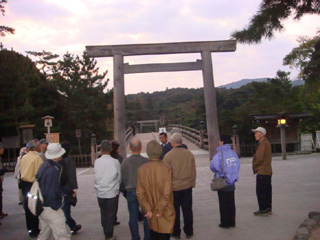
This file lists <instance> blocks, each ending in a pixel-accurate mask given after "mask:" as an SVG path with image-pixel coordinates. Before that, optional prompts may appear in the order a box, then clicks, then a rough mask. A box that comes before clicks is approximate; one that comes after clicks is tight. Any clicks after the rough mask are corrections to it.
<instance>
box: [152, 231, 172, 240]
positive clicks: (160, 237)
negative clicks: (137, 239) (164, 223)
mask: <svg viewBox="0 0 320 240" xmlns="http://www.w3.org/2000/svg"><path fill="white" fill-rule="evenodd" d="M150 232H151V240H169V239H170V234H168V233H158V232H155V231H152V230H150Z"/></svg>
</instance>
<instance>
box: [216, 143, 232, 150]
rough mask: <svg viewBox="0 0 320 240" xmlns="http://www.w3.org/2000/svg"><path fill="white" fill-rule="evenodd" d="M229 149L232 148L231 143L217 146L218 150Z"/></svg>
mask: <svg viewBox="0 0 320 240" xmlns="http://www.w3.org/2000/svg"><path fill="white" fill-rule="evenodd" d="M227 149H231V145H230V144H224V145H221V146H219V147H217V151H222V150H227Z"/></svg>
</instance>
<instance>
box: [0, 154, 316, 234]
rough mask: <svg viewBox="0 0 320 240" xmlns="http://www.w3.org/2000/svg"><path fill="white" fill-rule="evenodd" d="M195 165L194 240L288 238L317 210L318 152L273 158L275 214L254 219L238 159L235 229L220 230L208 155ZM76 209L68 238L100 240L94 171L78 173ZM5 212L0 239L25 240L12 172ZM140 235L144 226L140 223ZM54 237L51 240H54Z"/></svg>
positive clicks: (247, 164)
mask: <svg viewBox="0 0 320 240" xmlns="http://www.w3.org/2000/svg"><path fill="white" fill-rule="evenodd" d="M193 152H194V154H195V156H196V162H197V186H196V188H195V189H194V192H193V210H194V237H193V239H194V240H213V239H217V240H222V239H228V240H236V239H237V240H238V239H239V240H244V239H245V240H251V239H252V240H256V239H261V240H264V239H272V240H283V239H292V237H293V236H294V234H295V231H296V230H297V228H298V226H299V225H300V223H301V222H302V221H303V220H304V219H305V218H306V217H307V214H308V212H309V211H320V191H319V190H320V188H319V184H320V174H319V170H320V154H319V153H315V154H308V155H292V156H288V160H285V161H283V160H281V158H280V157H274V158H273V169H274V176H273V178H272V180H273V215H272V216H268V217H255V216H253V214H252V213H253V211H255V210H257V208H258V206H257V200H256V196H255V176H254V175H253V174H252V170H251V158H242V159H241V169H240V180H239V182H238V183H237V185H236V193H235V196H236V208H237V216H236V228H234V229H227V230H226V229H220V228H219V227H218V224H219V204H218V197H217V193H215V192H212V191H211V190H210V187H209V184H210V181H211V178H212V175H213V174H212V173H211V172H210V170H209V168H208V166H209V159H208V152H207V151H204V150H194V151H193ZM77 174H78V183H79V191H78V205H77V206H76V208H73V209H72V211H73V212H72V215H73V217H74V218H75V219H76V221H77V222H78V223H80V224H82V226H83V229H82V230H81V231H80V232H79V233H78V234H77V235H76V236H72V239H75V240H89V239H92V240H98V239H99V240H102V239H104V236H103V231H102V227H101V224H100V212H99V207H98V203H97V198H96V194H95V191H94V187H93V181H94V180H93V179H94V178H93V169H92V168H88V169H77ZM3 196H4V199H3V200H4V211H5V212H6V213H9V216H8V217H6V218H5V219H2V220H0V221H1V223H2V226H0V240H11V239H12V240H24V239H29V238H28V234H27V231H26V226H25V218H24V213H23V209H22V207H21V206H19V205H18V189H17V183H16V180H15V179H14V178H13V174H12V173H8V174H6V176H5V179H4V192H3ZM128 219H129V215H128V210H127V204H126V200H125V199H124V198H123V197H122V196H121V197H120V203H119V211H118V220H119V221H120V222H121V224H120V225H118V226H116V227H115V234H116V235H117V236H118V239H119V240H130V231H129V227H128ZM140 228H141V229H140V230H141V234H142V232H143V231H142V225H140ZM52 239H53V238H52ZM182 239H186V238H185V235H184V234H182Z"/></svg>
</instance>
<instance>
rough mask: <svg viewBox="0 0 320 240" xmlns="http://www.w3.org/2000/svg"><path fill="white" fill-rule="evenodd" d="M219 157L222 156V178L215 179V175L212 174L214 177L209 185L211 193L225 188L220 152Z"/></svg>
mask: <svg viewBox="0 0 320 240" xmlns="http://www.w3.org/2000/svg"><path fill="white" fill-rule="evenodd" d="M221 155H222V158H221V165H222V173H223V177H218V178H217V177H216V173H215V174H214V177H213V179H212V181H211V185H210V187H211V190H212V191H219V190H221V189H222V188H225V187H226V186H227V182H226V179H225V173H224V162H223V151H221Z"/></svg>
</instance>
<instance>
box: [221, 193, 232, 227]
mask: <svg viewBox="0 0 320 240" xmlns="http://www.w3.org/2000/svg"><path fill="white" fill-rule="evenodd" d="M218 197H219V209H220V223H221V225H222V226H224V227H231V226H232V227H234V226H235V225H236V205H235V201H234V191H230V192H225V191H218Z"/></svg>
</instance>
